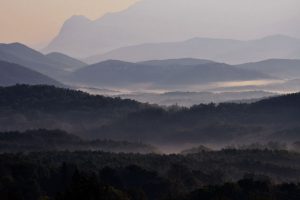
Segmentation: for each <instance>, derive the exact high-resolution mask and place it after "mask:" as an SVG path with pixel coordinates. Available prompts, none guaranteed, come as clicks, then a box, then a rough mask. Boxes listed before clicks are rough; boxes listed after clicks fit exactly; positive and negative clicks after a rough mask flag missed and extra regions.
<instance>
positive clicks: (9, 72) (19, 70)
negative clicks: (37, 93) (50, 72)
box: [0, 61, 63, 87]
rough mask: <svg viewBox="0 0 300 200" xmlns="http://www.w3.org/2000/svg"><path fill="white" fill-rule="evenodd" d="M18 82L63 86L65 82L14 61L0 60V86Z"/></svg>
mask: <svg viewBox="0 0 300 200" xmlns="http://www.w3.org/2000/svg"><path fill="white" fill-rule="evenodd" d="M16 84H28V85H55V86H59V87H63V84H61V83H59V82H58V81H56V80H54V79H52V78H49V77H48V76H45V75H43V74H41V73H39V72H35V71H33V70H31V69H28V68H26V67H22V66H20V65H17V64H14V63H8V62H3V61H0V86H12V85H16Z"/></svg>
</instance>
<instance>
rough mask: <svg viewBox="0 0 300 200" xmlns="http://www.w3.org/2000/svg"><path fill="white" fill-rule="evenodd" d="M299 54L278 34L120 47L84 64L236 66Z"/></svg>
mask: <svg viewBox="0 0 300 200" xmlns="http://www.w3.org/2000/svg"><path fill="white" fill-rule="evenodd" d="M299 51H300V40H299V39H296V38H291V37H288V36H282V35H276V36H269V37H265V38H262V39H258V40H248V41H241V40H229V39H211V38H193V39H190V40H186V41H182V42H168V43H149V44H141V45H136V46H128V47H122V48H119V49H116V50H112V51H110V52H108V53H104V54H101V55H98V56H92V57H89V58H87V59H86V60H85V61H86V62H88V63H95V62H99V61H103V60H108V59H118V60H124V61H129V62H138V61H145V60H161V59H174V58H182V57H189V58H206V59H209V60H213V61H216V62H225V63H230V64H240V63H246V62H256V61H260V60H265V59H268V58H286V59H297V58H299V55H296V52H299Z"/></svg>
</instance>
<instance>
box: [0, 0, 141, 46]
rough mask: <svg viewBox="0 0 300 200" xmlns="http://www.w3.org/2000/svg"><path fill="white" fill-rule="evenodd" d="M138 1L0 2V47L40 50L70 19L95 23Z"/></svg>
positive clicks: (42, 0) (52, 0) (21, 0)
mask: <svg viewBox="0 0 300 200" xmlns="http://www.w3.org/2000/svg"><path fill="white" fill-rule="evenodd" d="M137 1H138V0H0V43H10V42H22V43H25V44H28V45H31V46H35V47H37V48H38V47H40V46H43V45H45V44H46V43H47V42H49V41H50V40H51V39H53V37H54V36H55V35H56V34H57V33H58V31H59V30H60V28H61V26H62V24H63V22H64V21H65V20H66V19H68V18H69V17H71V16H72V15H84V16H86V17H88V18H90V19H97V18H99V17H101V16H102V15H103V14H106V13H108V12H116V11H120V10H123V9H125V8H127V7H128V6H130V5H131V4H133V3H135V2H137Z"/></svg>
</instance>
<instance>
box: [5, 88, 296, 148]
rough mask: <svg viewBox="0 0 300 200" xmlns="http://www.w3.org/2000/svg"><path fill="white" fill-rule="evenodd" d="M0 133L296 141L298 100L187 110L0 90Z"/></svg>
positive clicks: (45, 91) (74, 94) (64, 93)
mask: <svg viewBox="0 0 300 200" xmlns="http://www.w3.org/2000/svg"><path fill="white" fill-rule="evenodd" d="M0 96H1V98H0V107H1V110H0V123H1V130H2V131H9V130H12V131H14V130H26V129H38V128H46V129H61V130H65V131H68V132H70V133H74V134H77V135H80V136H82V137H85V138H98V139H114V140H127V141H135V142H139V141H142V142H146V143H149V142H150V143H157V142H167V143H184V142H195V143H228V142H239V141H243V142H245V141H247V143H248V142H256V141H261V140H262V139H263V141H270V140H275V141H282V142H295V141H299V140H300V137H299V134H298V133H299V130H300V126H299V124H298V122H299V120H300V94H299V93H296V94H291V95H285V96H280V97H274V98H269V99H266V100H262V101H259V102H256V103H252V104H234V103H223V104H218V105H215V104H208V105H195V106H193V107H191V108H181V107H168V108H162V107H158V106H154V105H148V104H141V103H138V102H136V101H132V100H122V99H119V98H109V97H103V96H93V95H89V94H87V93H83V92H79V91H74V90H69V89H59V88H55V87H50V86H26V85H18V86H14V87H6V88H0Z"/></svg>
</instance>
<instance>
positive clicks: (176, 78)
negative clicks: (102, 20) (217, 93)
mask: <svg viewBox="0 0 300 200" xmlns="http://www.w3.org/2000/svg"><path fill="white" fill-rule="evenodd" d="M150 62H151V63H152V65H151V64H150V65H144V64H141V63H130V62H124V61H118V60H108V61H104V62H100V63H97V64H94V65H90V66H87V67H84V68H82V69H79V70H77V71H75V72H73V73H72V74H70V77H69V80H70V81H71V82H73V83H81V84H84V85H90V86H100V87H104V86H105V87H125V86H126V87H136V88H147V87H150V88H151V87H162V88H163V87H176V86H185V85H199V84H204V83H212V82H222V81H244V80H257V79H268V78H271V77H270V76H267V75H265V74H263V73H260V72H256V71H251V70H245V69H240V68H236V67H233V66H230V65H227V64H222V63H213V62H211V63H206V64H196V65H189V64H190V63H188V65H184V62H185V59H183V60H173V61H159V62H158V61H156V64H153V63H154V61H150ZM172 62H173V63H174V65H169V64H166V63H172ZM176 62H178V63H179V64H175V63H176ZM197 62H198V61H197ZM202 62H203V61H201V62H200V63H202ZM148 63H149V62H148ZM159 63H161V64H162V65H160V64H159ZM204 63H205V62H204ZM146 64H147V62H146ZM127 89H128V88H127Z"/></svg>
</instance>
